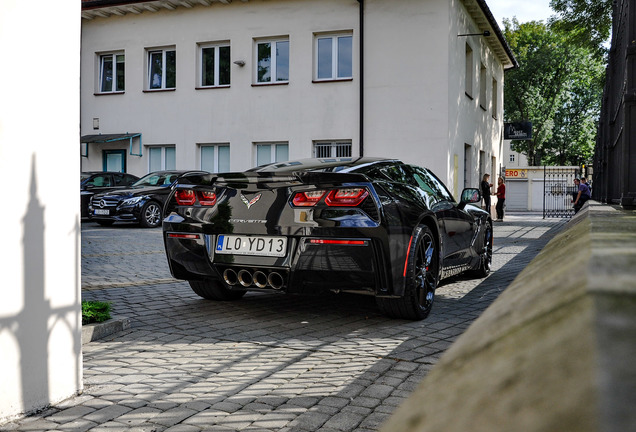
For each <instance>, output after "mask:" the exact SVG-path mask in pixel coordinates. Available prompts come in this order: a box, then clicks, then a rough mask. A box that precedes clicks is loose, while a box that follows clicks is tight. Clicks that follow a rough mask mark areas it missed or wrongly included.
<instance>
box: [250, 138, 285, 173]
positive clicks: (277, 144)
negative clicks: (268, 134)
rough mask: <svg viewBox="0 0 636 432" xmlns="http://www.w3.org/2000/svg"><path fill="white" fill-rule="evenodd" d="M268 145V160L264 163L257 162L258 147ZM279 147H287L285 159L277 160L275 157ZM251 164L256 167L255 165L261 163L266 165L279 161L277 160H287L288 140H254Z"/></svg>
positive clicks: (260, 164)
mask: <svg viewBox="0 0 636 432" xmlns="http://www.w3.org/2000/svg"><path fill="white" fill-rule="evenodd" d="M266 146H269V147H270V158H269V162H266V163H259V162H258V154H259V152H258V148H259V147H266ZM279 147H281V148H282V147H286V148H287V159H285V160H278V158H277V157H276V156H277V154H278V151H277V150H278V148H279ZM253 155H254V158H253V161H254V163H253V166H254V167H257V166H262V165H267V164H272V163H279V162H286V161H288V160H289V142H288V141H272V142H269V141H268V142H255V143H254V149H253Z"/></svg>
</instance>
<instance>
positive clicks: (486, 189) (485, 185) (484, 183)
mask: <svg viewBox="0 0 636 432" xmlns="http://www.w3.org/2000/svg"><path fill="white" fill-rule="evenodd" d="M491 187H492V183H490V174H484V177H483V178H482V179H481V196H482V197H483V198H484V210H486V211H487V212H488V213H489V214H490V188H491Z"/></svg>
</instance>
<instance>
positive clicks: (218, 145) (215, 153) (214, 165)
mask: <svg viewBox="0 0 636 432" xmlns="http://www.w3.org/2000/svg"><path fill="white" fill-rule="evenodd" d="M209 148H211V149H212V152H213V154H212V157H213V158H214V160H213V162H212V170H209V169H207V168H204V167H203V149H209ZM220 148H227V150H228V154H227V157H228V161H227V170H225V169H223V170H221V169H220V168H219V166H220V164H219V150H220ZM199 168H200V169H201V171H208V172H211V173H219V172H227V171H230V169H231V157H230V143H206V144H199Z"/></svg>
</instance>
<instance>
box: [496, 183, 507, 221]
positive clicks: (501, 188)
mask: <svg viewBox="0 0 636 432" xmlns="http://www.w3.org/2000/svg"><path fill="white" fill-rule="evenodd" d="M495 195H497V206H496V207H495V209H496V210H497V219H496V220H495V222H503V218H504V204H505V203H506V185H505V184H504V179H503V177H499V179H497V193H496V194H495Z"/></svg>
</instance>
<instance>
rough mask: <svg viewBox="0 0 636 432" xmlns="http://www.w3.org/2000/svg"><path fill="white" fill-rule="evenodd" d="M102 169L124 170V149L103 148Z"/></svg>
mask: <svg viewBox="0 0 636 432" xmlns="http://www.w3.org/2000/svg"><path fill="white" fill-rule="evenodd" d="M102 160H103V161H104V171H115V172H126V150H104V157H103V158H102Z"/></svg>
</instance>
